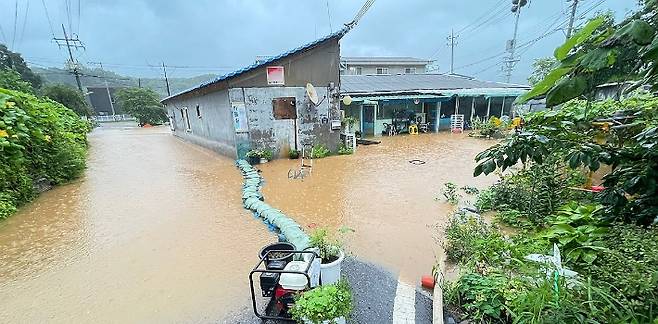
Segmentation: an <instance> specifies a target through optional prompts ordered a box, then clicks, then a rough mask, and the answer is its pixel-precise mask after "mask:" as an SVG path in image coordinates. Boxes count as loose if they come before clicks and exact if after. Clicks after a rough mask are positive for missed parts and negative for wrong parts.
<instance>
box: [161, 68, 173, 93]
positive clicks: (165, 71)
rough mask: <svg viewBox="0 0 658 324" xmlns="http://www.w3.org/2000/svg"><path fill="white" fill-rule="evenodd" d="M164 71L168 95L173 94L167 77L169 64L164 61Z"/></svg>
mask: <svg viewBox="0 0 658 324" xmlns="http://www.w3.org/2000/svg"><path fill="white" fill-rule="evenodd" d="M162 71H163V72H164V79H165V85H166V86H167V96H171V91H170V90H169V79H167V66H166V65H165V64H164V62H162Z"/></svg>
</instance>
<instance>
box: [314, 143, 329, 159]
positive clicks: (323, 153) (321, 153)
mask: <svg viewBox="0 0 658 324" xmlns="http://www.w3.org/2000/svg"><path fill="white" fill-rule="evenodd" d="M329 153H331V152H330V151H329V149H328V148H326V147H325V146H324V145H322V144H317V145H314V146H313V148H311V158H313V159H321V158H324V157H327V156H329Z"/></svg>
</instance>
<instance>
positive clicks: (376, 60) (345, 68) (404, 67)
mask: <svg viewBox="0 0 658 324" xmlns="http://www.w3.org/2000/svg"><path fill="white" fill-rule="evenodd" d="M430 64H432V61H430V60H425V59H419V58H415V57H384V56H381V57H379V56H374V57H371V56H368V57H353V56H344V57H341V58H340V74H342V75H369V74H422V73H426V72H427V70H428V67H429V65H430Z"/></svg>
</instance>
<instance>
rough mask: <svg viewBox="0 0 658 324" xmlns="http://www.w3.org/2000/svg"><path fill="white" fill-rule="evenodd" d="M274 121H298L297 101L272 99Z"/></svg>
mask: <svg viewBox="0 0 658 324" xmlns="http://www.w3.org/2000/svg"><path fill="white" fill-rule="evenodd" d="M272 113H273V114H274V119H297V100H296V99H295V97H282V98H274V99H272Z"/></svg>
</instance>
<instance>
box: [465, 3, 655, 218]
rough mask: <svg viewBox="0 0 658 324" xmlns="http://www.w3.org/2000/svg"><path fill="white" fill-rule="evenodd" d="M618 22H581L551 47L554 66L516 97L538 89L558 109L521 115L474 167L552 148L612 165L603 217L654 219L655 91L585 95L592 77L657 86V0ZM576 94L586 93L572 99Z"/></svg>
mask: <svg viewBox="0 0 658 324" xmlns="http://www.w3.org/2000/svg"><path fill="white" fill-rule="evenodd" d="M643 3H644V6H643V8H642V9H641V10H639V11H638V12H636V13H635V14H633V15H632V16H630V17H629V18H627V19H626V20H625V21H623V22H622V23H620V24H618V25H614V26H611V27H608V28H603V29H602V28H601V26H603V25H604V23H605V21H606V19H605V17H598V18H595V19H593V20H591V21H590V22H588V23H587V24H586V25H585V26H584V27H583V28H582V29H580V31H578V32H577V33H576V34H574V36H573V37H571V38H570V39H568V40H567V41H566V42H565V43H564V44H563V45H562V46H560V47H558V48H557V49H556V50H555V53H554V56H555V59H556V60H557V61H558V64H557V66H556V67H555V68H554V69H553V70H552V71H551V72H550V73H549V74H548V75H546V77H545V78H544V79H543V80H542V81H540V82H539V83H537V84H536V85H535V86H534V87H533V89H532V90H531V91H529V92H528V93H527V94H526V95H524V96H523V97H521V98H520V100H519V101H521V102H523V101H525V100H528V99H532V98H537V97H541V96H546V104H547V106H549V107H555V106H558V105H563V106H562V107H561V108H560V109H559V110H552V111H547V112H540V113H536V114H534V115H530V116H528V118H527V119H526V130H525V131H524V132H523V133H520V134H514V135H512V136H511V137H510V138H509V139H507V140H506V141H504V142H503V143H501V144H499V145H495V146H493V147H492V148H490V149H488V150H486V151H484V152H482V153H480V154H479V155H478V156H477V157H476V160H477V161H478V162H479V164H478V165H477V166H476V168H475V174H476V175H478V174H480V173H485V174H488V173H491V172H493V171H494V170H496V169H497V168H500V169H502V170H504V169H506V168H508V167H510V166H512V165H515V164H517V163H518V162H519V161H521V162H522V163H524V164H525V163H537V164H542V163H543V162H544V161H546V160H547V157H548V156H549V155H557V156H559V157H561V158H563V159H564V161H565V162H567V163H568V165H569V167H571V168H573V169H577V168H581V167H582V168H585V169H588V170H590V171H596V170H598V169H599V167H600V166H601V164H607V165H610V166H612V171H611V172H610V173H608V174H607V175H605V176H604V177H603V185H604V187H605V189H604V190H603V192H602V193H601V194H600V195H598V199H599V201H600V203H602V204H603V205H604V206H605V208H604V209H602V213H603V214H604V216H605V217H606V218H608V219H612V220H623V221H626V222H636V223H639V224H643V225H648V224H651V223H652V222H653V223H658V217H657V216H656V215H658V185H656V184H657V183H658V126H656V125H658V97H656V96H654V95H650V94H642V95H639V96H637V95H636V96H634V97H631V98H629V99H626V100H624V101H622V102H614V101H609V102H606V103H592V102H591V99H592V98H593V97H594V94H595V92H596V90H597V87H598V86H599V85H602V84H604V83H608V82H619V81H628V82H630V81H632V82H633V86H631V87H630V88H629V89H628V90H626V92H628V91H631V90H635V89H637V88H639V87H642V86H648V87H650V88H651V90H653V91H657V90H658V15H656V12H658V0H644V1H643ZM577 98H582V99H586V101H573V100H574V99H577Z"/></svg>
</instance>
